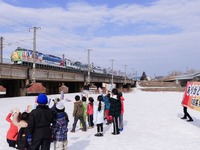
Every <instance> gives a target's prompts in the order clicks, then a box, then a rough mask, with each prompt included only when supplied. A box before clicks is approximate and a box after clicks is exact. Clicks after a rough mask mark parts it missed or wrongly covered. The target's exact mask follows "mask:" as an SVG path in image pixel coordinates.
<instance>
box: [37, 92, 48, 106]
mask: <svg viewBox="0 0 200 150" xmlns="http://www.w3.org/2000/svg"><path fill="white" fill-rule="evenodd" d="M37 103H38V104H41V105H46V104H47V103H48V98H47V96H46V94H40V95H39V96H38V98H37Z"/></svg>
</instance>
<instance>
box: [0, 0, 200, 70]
mask: <svg viewBox="0 0 200 150" xmlns="http://www.w3.org/2000/svg"><path fill="white" fill-rule="evenodd" d="M199 8H200V1H197V0H160V1H158V2H155V3H153V4H152V5H150V6H141V5H136V4H132V5H126V4H124V5H120V6H117V7H114V8H108V7H107V6H106V5H101V6H92V5H90V4H88V3H68V4H67V5H66V8H65V9H64V8H60V7H50V8H39V9H37V8H24V7H16V6H11V5H8V4H6V3H4V2H2V1H1V2H0V14H1V15H0V27H1V28H2V29H4V32H2V33H3V34H2V36H3V37H4V38H5V42H6V40H9V41H19V40H23V39H27V38H28V39H31V38H32V37H33V35H32V33H30V32H28V29H29V28H31V27H33V26H39V27H41V30H39V31H37V34H38V37H37V45H38V49H42V51H43V52H49V50H52V49H53V48H55V47H56V48H57V54H58V55H62V54H63V53H66V56H69V57H70V58H73V59H80V60H82V61H83V62H87V60H85V59H87V58H86V56H87V54H86V53H85V52H84V51H85V50H86V49H88V48H91V49H93V52H92V54H91V55H92V56H93V58H92V59H93V61H95V64H98V65H100V66H105V65H108V62H109V61H110V59H111V58H114V59H116V61H115V65H116V67H117V66H119V68H121V66H123V65H124V64H128V68H129V69H130V70H131V68H135V69H137V70H138V71H145V70H149V72H150V74H154V73H155V72H156V74H159V72H160V73H161V74H166V73H167V72H169V71H170V70H171V69H175V70H176V69H177V70H179V69H183V68H185V66H187V67H191V68H199V67H200V66H199V65H198V64H197V63H194V64H193V63H191V64H188V63H186V62H182V60H186V59H189V62H192V60H190V59H195V60H194V61H197V60H196V59H197V56H198V55H199V54H200V52H199V48H200V46H199V43H198V39H199V38H200V30H199V28H200V12H199ZM7 12H9V13H7ZM5 28H6V29H5ZM109 28H110V29H111V30H109ZM114 29H115V30H114ZM9 30H10V31H11V30H12V31H11V32H9ZM112 30H113V31H115V32H114V33H111V31H112ZM123 30H124V31H126V32H123ZM19 31H20V32H19ZM129 31H130V32H129ZM134 32H137V33H134ZM99 33H101V34H99ZM103 33H106V34H105V35H104V34H103ZM127 33H128V34H127ZM7 43H8V42H7ZM13 43H14V42H13ZM31 44H32V43H31V42H30V41H29V43H26V44H24V43H23V42H21V43H18V44H15V45H14V44H13V47H12V48H11V46H10V47H9V46H7V49H8V51H7V52H5V53H6V55H9V52H10V51H11V50H13V49H14V48H16V45H18V46H21V47H23V46H24V45H29V46H27V47H28V48H30V49H31V47H32V46H31ZM190 51H192V52H193V53H194V54H195V55H194V56H192V57H188V53H189V52H190ZM79 54H81V55H79ZM184 54H185V55H184ZM82 55H85V57H82ZM97 56H98V57H97ZM180 56H181V57H180ZM156 57H157V58H158V59H156ZM155 59H156V61H155ZM169 59H170V61H169ZM177 59H178V60H177ZM179 60H181V62H180V61H179ZM158 61H160V62H161V63H160V64H162V65H164V66H165V67H164V68H163V67H161V68H159V69H155V70H151V69H149V67H148V66H156V65H157V63H158ZM175 62H177V64H176V65H174V63H175ZM172 66H173V67H174V68H172ZM175 67H177V68H175ZM128 68H127V70H128Z"/></svg>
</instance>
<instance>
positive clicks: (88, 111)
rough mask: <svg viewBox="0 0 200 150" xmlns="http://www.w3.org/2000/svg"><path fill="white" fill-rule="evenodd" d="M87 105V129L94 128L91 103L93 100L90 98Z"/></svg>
mask: <svg viewBox="0 0 200 150" xmlns="http://www.w3.org/2000/svg"><path fill="white" fill-rule="evenodd" d="M88 100H89V103H88V106H87V116H88V126H89V127H88V128H94V123H93V102H94V99H93V98H92V97H89V99H88Z"/></svg>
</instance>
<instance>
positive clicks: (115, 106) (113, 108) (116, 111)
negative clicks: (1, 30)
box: [109, 89, 121, 135]
mask: <svg viewBox="0 0 200 150" xmlns="http://www.w3.org/2000/svg"><path fill="white" fill-rule="evenodd" d="M109 101H110V109H109V115H111V116H112V117H113V132H112V134H113V135H117V134H119V133H120V132H119V125H118V122H119V115H120V113H121V101H120V100H119V99H118V90H117V89H113V90H112V96H111V97H110V98H109Z"/></svg>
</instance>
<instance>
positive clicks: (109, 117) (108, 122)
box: [103, 93, 112, 125]
mask: <svg viewBox="0 0 200 150" xmlns="http://www.w3.org/2000/svg"><path fill="white" fill-rule="evenodd" d="M109 98H110V93H108V94H107V95H106V96H103V102H104V103H105V118H106V120H107V123H106V124H107V125H109V124H110V123H112V116H110V115H109V109H110V101H109Z"/></svg>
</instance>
